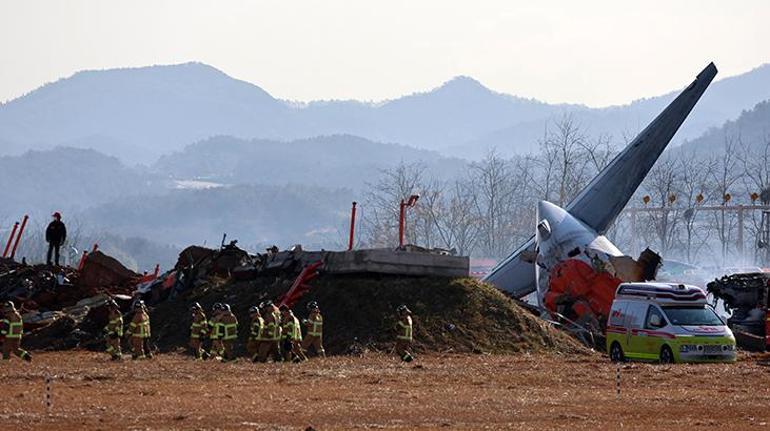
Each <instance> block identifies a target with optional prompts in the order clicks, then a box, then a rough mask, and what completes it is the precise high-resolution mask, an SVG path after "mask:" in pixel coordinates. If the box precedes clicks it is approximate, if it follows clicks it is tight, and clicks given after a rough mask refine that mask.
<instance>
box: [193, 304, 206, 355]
mask: <svg viewBox="0 0 770 431" xmlns="http://www.w3.org/2000/svg"><path fill="white" fill-rule="evenodd" d="M190 313H192V323H191V324H190V348H191V349H192V351H193V354H194V355H195V359H206V358H207V357H208V353H206V351H205V350H203V340H204V339H205V338H206V335H207V334H208V332H209V322H208V320H206V313H205V312H204V311H203V307H201V305H200V304H198V303H197V302H196V303H195V304H193V306H192V307H191V308H190Z"/></svg>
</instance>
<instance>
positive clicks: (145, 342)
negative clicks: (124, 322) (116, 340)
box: [126, 300, 152, 359]
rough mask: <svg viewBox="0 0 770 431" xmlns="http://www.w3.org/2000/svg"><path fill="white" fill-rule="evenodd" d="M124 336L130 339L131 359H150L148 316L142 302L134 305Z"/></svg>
mask: <svg viewBox="0 0 770 431" xmlns="http://www.w3.org/2000/svg"><path fill="white" fill-rule="evenodd" d="M126 336H127V337H131V350H132V354H131V358H132V359H144V358H150V359H151V358H152V352H151V351H150V315H149V314H148V313H147V307H146V306H145V305H144V301H142V300H139V301H136V302H135V303H134V317H133V318H132V319H131V323H130V324H129V325H128V331H126Z"/></svg>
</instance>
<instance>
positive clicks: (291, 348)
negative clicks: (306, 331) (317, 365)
mask: <svg viewBox="0 0 770 431" xmlns="http://www.w3.org/2000/svg"><path fill="white" fill-rule="evenodd" d="M280 310H281V328H282V329H283V359H284V360H285V361H293V362H300V361H306V360H307V357H306V356H305V354H304V353H303V352H302V328H301V327H300V326H299V319H297V316H295V315H294V313H293V312H292V311H291V308H289V307H288V306H287V305H285V304H284V305H281V308H280Z"/></svg>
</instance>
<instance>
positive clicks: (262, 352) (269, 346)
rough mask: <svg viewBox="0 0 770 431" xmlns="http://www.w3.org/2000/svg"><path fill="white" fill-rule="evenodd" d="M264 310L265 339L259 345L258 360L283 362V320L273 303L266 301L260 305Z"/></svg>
mask: <svg viewBox="0 0 770 431" xmlns="http://www.w3.org/2000/svg"><path fill="white" fill-rule="evenodd" d="M259 308H260V309H261V310H262V316H263V317H264V320H265V326H264V330H263V332H262V333H263V339H262V341H261V342H260V343H259V350H258V352H257V360H258V361H259V362H267V358H270V357H272V358H273V360H274V361H275V362H280V361H281V359H282V358H281V320H280V315H279V314H278V313H277V311H278V308H276V306H275V305H274V304H273V302H272V301H265V302H263V303H261V304H259Z"/></svg>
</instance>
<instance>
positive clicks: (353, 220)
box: [348, 201, 356, 250]
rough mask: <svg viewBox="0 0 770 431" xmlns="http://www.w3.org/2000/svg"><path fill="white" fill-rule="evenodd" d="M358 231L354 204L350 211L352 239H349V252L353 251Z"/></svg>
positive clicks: (354, 203)
mask: <svg viewBox="0 0 770 431" xmlns="http://www.w3.org/2000/svg"><path fill="white" fill-rule="evenodd" d="M355 231H356V202H355V201H354V202H353V208H352V209H351V210H350V238H349V239H348V250H353V236H354V235H355Z"/></svg>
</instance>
